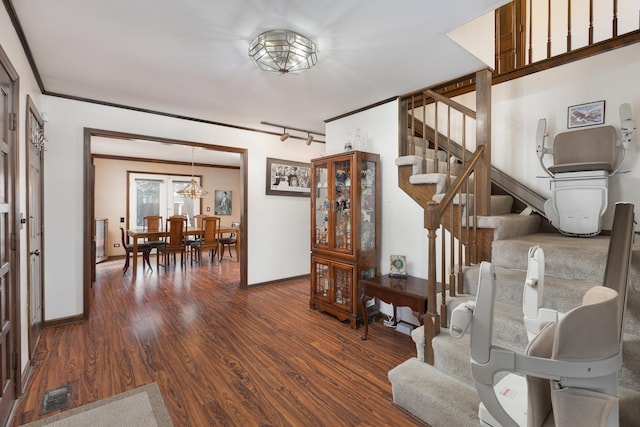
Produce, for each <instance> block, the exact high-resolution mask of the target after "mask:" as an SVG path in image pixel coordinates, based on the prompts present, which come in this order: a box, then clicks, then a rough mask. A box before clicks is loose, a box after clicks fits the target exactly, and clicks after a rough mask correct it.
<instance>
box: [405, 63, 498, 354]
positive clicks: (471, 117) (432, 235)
mask: <svg viewBox="0 0 640 427" xmlns="http://www.w3.org/2000/svg"><path fill="white" fill-rule="evenodd" d="M475 80H476V82H478V83H477V87H478V89H477V91H476V94H477V97H476V111H473V110H472V109H470V108H468V107H466V106H464V105H461V104H460V103H458V102H456V101H454V100H451V99H449V98H446V97H443V96H442V95H440V94H438V93H436V92H434V91H433V90H431V89H425V90H423V91H422V92H421V93H419V94H416V93H413V94H410V95H407V96H405V97H401V99H400V109H399V119H400V138H399V153H400V155H401V156H414V159H415V158H416V157H415V156H418V157H420V158H421V161H422V165H421V166H422V170H423V171H425V172H427V173H429V174H440V176H444V177H445V181H446V188H447V190H446V192H445V193H444V195H443V194H440V195H439V196H440V197H442V199H441V201H440V203H438V202H436V201H434V200H433V197H434V194H435V192H436V191H435V189H436V185H433V184H431V185H419V186H417V185H411V184H409V179H410V175H411V173H410V167H407V166H401V167H399V168H398V181H399V186H400V187H401V188H402V189H403V190H404V191H405V192H407V194H409V195H410V196H411V197H412V198H413V199H414V200H415V201H416V202H417V203H419V204H420V206H421V207H423V209H424V210H425V211H424V227H425V228H426V229H427V234H428V236H427V238H428V242H429V244H428V278H427V280H428V283H429V289H428V302H427V305H428V307H427V313H426V314H425V315H424V317H423V323H424V331H425V338H426V339H425V361H426V362H428V363H431V364H433V349H432V347H431V340H432V338H433V337H435V336H436V335H438V334H439V332H440V327H446V319H447V313H446V310H447V309H446V294H447V292H448V293H449V295H451V296H455V294H456V291H458V292H459V291H460V290H461V287H462V266H463V265H469V264H470V263H471V262H478V261H479V257H478V250H477V248H478V244H477V237H478V231H477V227H476V224H477V216H478V215H488V214H489V212H490V211H491V201H490V200H491V199H490V192H491V181H490V168H491V145H490V132H491V114H490V106H491V72H490V71H489V70H481V71H479V72H478V73H476V76H475ZM417 99H418V102H416V100H417ZM428 109H429V111H427V110H428ZM443 115H444V117H442V116H443ZM416 117H420V119H419V120H416ZM467 122H472V124H473V126H474V127H475V146H476V147H477V148H476V152H475V153H474V154H473V156H472V157H471V158H470V159H469V158H467V157H466V156H462V158H459V159H458V160H457V161H456V163H452V162H451V161H450V159H451V156H452V155H453V154H452V143H453V141H454V139H457V140H459V141H461V143H460V144H461V146H462V151H463V152H465V150H466V147H467V145H468V144H467V135H468V134H469V133H470V132H473V130H474V129H472V128H468V125H467ZM417 123H420V124H421V127H422V128H421V129H416V128H415V126H416V124H417ZM441 127H444V128H446V130H443V131H442V132H441V131H440V128H441ZM415 135H420V136H421V138H414V136H415ZM425 135H429V136H430V137H431V138H428V137H425ZM438 152H442V153H445V155H444V158H446V159H447V161H446V162H445V161H442V160H440V161H439V159H438ZM430 156H431V157H430ZM438 229H440V263H439V265H438V263H437V255H436V253H437V250H436V247H437V242H436V241H437V237H436V236H437V230H438ZM438 278H440V281H441V283H442V285H441V286H440V292H441V304H440V313H438V309H437V302H436V301H437V298H436V295H437V287H438V286H437V284H438ZM447 281H448V284H447ZM456 284H457V285H458V286H457V287H458V289H456Z"/></svg>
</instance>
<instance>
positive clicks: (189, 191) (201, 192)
mask: <svg viewBox="0 0 640 427" xmlns="http://www.w3.org/2000/svg"><path fill="white" fill-rule="evenodd" d="M194 153H195V147H191V182H190V183H189V184H187V186H186V187H184V188H183V189H181V190H178V191H176V193H178V195H179V196H181V197H184V198H185V199H202V198H204V197H206V196H207V194H209V192H208V191H207V190H205V189H204V188H202V187H201V186H200V185H199V184H198V183H197V182H196V179H195V174H194V170H195V160H194V159H195V156H194Z"/></svg>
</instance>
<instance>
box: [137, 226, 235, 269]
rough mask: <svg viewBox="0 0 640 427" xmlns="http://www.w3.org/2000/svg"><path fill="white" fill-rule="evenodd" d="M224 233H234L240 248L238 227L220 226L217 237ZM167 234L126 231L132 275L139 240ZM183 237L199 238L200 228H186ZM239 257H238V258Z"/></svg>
mask: <svg viewBox="0 0 640 427" xmlns="http://www.w3.org/2000/svg"><path fill="white" fill-rule="evenodd" d="M225 233H236V239H237V245H238V247H241V246H240V227H231V226H227V225H221V226H220V230H219V232H218V236H219V237H222V235H223V234H225ZM168 234H169V233H168V232H167V231H163V230H147V229H146V228H144V227H137V228H130V229H128V230H127V236H128V237H131V238H132V239H133V254H134V255H133V260H132V265H131V270H132V271H133V275H135V274H136V273H137V271H138V256H137V254H138V243H140V242H139V240H144V239H147V238H149V237H157V236H162V237H166V236H167V235H168ZM183 234H184V235H185V236H199V235H201V234H202V229H201V228H187V229H186V230H185V231H184V233H183ZM239 257H240V256H239V255H238V258H239Z"/></svg>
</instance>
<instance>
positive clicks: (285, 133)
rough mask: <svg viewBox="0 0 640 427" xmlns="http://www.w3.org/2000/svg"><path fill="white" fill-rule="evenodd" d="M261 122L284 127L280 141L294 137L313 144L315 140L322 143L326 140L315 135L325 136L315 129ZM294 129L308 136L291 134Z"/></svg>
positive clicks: (273, 133)
mask: <svg viewBox="0 0 640 427" xmlns="http://www.w3.org/2000/svg"><path fill="white" fill-rule="evenodd" d="M260 124H263V125H267V126H275V127H278V128H281V129H282V134H280V141H282V142H284V141H286V140H287V139H289V138H292V139H301V140H303V141H305V143H306V144H307V145H311V143H312V142H314V141H315V142H318V143H321V144H324V143H325V141H321V140H319V139H317V138H316V137H315V136H314V135H320V136H325V134H324V133H321V132H314V131H311V130H307V129H298V128H292V127H290V126H283V125H277V124H275V123H268V122H260ZM292 130H293V131H297V132H302V133H306V134H307V136H298V135H295V134H294V135H291V134H290V133H289V132H291V131H292ZM269 133H271V134H272V135H278V133H275V132H269Z"/></svg>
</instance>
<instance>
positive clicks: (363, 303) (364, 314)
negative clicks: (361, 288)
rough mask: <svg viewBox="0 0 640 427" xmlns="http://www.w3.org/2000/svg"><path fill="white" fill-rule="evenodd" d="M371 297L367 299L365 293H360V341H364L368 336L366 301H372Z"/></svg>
mask: <svg viewBox="0 0 640 427" xmlns="http://www.w3.org/2000/svg"><path fill="white" fill-rule="evenodd" d="M372 298H373V297H368V296H367V295H365V293H364V292H363V293H362V296H361V297H360V305H361V306H362V317H363V319H362V320H363V323H364V335H362V336H361V337H360V339H363V340H366V339H367V335H368V334H369V315H368V314H367V301H369V300H370V299H372Z"/></svg>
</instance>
